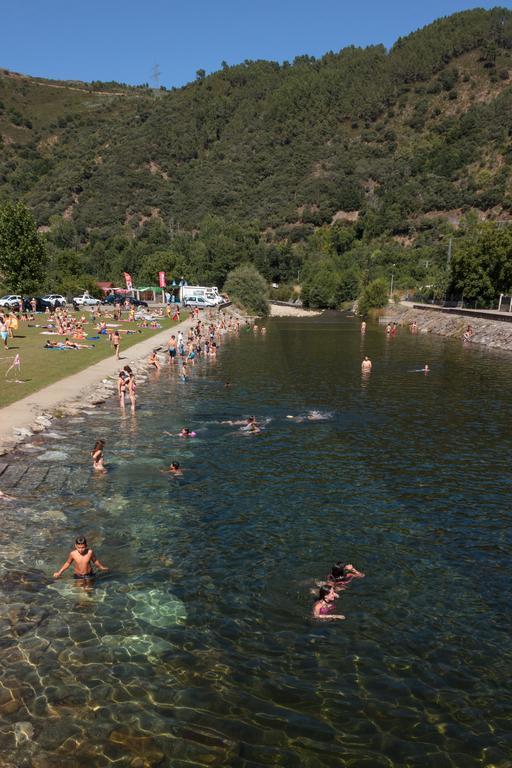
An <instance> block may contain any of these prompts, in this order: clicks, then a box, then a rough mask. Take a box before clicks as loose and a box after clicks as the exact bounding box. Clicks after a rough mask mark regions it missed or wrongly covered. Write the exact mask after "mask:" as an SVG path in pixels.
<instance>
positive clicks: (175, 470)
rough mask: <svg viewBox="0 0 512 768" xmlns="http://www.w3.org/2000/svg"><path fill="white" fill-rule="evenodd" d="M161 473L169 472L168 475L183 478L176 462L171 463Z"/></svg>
mask: <svg viewBox="0 0 512 768" xmlns="http://www.w3.org/2000/svg"><path fill="white" fill-rule="evenodd" d="M163 472H169V474H171V475H174V476H175V477H182V476H183V470H182V469H181V467H180V465H179V462H178V461H173V462H172V464H171V466H170V467H169V469H164V470H163Z"/></svg>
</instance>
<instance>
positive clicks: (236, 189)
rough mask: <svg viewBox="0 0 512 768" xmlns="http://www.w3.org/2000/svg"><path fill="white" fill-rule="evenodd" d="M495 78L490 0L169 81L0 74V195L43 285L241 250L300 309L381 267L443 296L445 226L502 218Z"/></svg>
mask: <svg viewBox="0 0 512 768" xmlns="http://www.w3.org/2000/svg"><path fill="white" fill-rule="evenodd" d="M511 77H512V12H510V11H508V10H506V9H502V8H496V9H494V10H492V11H484V10H480V9H476V10H473V11H467V12H464V13H459V14H455V15H453V16H451V17H448V18H444V19H440V20H438V21H436V22H435V23H433V24H431V25H429V26H428V27H425V28H424V29H422V30H419V31H417V32H414V33H413V34H411V35H409V36H407V37H404V38H401V39H399V40H397V42H396V43H395V45H394V46H393V48H392V49H391V50H390V51H386V49H385V48H384V47H383V46H372V47H369V48H365V49H360V48H354V47H349V48H345V49H343V50H341V51H340V52H338V53H333V52H329V53H327V54H325V56H323V57H322V58H320V59H314V58H312V57H308V56H303V57H298V58H297V59H295V61H294V62H292V63H288V62H285V63H284V64H282V65H280V64H278V63H276V62H269V61H246V62H244V63H243V64H240V65H238V66H232V67H229V66H227V65H225V66H223V67H222V69H220V70H219V71H218V72H216V73H214V74H212V75H210V76H207V77H206V76H204V73H203V72H202V71H198V78H197V80H196V81H195V82H194V83H191V84H189V85H187V86H185V87H184V88H181V89H176V90H172V91H166V90H163V89H160V90H157V91H153V90H151V89H149V88H148V87H144V86H141V87H138V88H129V87H127V86H124V85H122V84H117V83H94V84H85V83H66V82H58V83H57V82H50V81H44V80H42V79H37V78H31V77H27V76H22V75H16V74H13V73H9V72H6V71H3V72H0V135H1V137H2V141H3V145H2V152H1V159H0V201H3V202H5V201H8V200H9V201H17V200H22V201H24V202H25V203H26V204H27V205H28V206H29V207H30V208H31V210H32V211H33V213H34V216H35V219H36V222H37V225H38V226H39V228H40V230H42V231H46V232H47V238H48V250H49V256H50V265H49V277H48V279H49V280H51V281H53V282H52V287H55V280H57V279H58V280H68V283H69V281H73V280H74V279H76V280H78V281H79V280H80V277H81V275H83V274H84V273H88V274H90V275H95V276H97V277H98V278H102V279H109V278H111V279H114V280H116V281H118V280H119V279H120V277H121V274H122V272H123V271H124V270H126V271H128V272H131V273H133V274H134V276H135V278H136V280H137V281H138V280H141V281H144V282H147V281H151V282H154V281H155V279H156V272H157V271H158V270H159V269H165V270H167V271H169V272H170V273H171V274H178V273H180V274H181V273H187V274H188V276H189V277H190V279H192V280H194V279H198V280H199V279H200V280H201V282H214V283H216V284H222V283H223V282H224V279H225V277H226V274H227V272H228V271H229V270H231V269H233V268H234V267H236V266H237V265H239V264H240V263H243V262H251V263H253V264H254V265H255V266H256V267H257V268H258V269H259V270H260V272H262V274H263V275H264V276H265V277H266V278H267V279H268V280H272V281H277V282H281V283H282V282H284V283H289V284H290V283H292V282H293V281H294V280H297V278H299V279H300V282H301V283H303V289H304V298H305V299H306V301H308V302H309V303H311V304H320V305H333V306H336V305H338V304H339V303H340V302H341V301H343V300H346V299H348V298H353V297H354V296H356V295H358V292H359V291H360V290H361V288H362V287H364V285H366V284H367V283H368V281H370V280H372V279H376V278H379V277H386V278H388V279H389V274H390V270H391V269H392V270H394V272H395V280H396V284H397V285H398V286H402V287H406V286H411V287H414V286H417V287H420V286H424V285H435V286H438V288H439V290H445V289H446V287H447V283H448V282H449V279H450V278H449V275H448V274H447V272H446V254H447V244H448V238H449V237H450V236H451V235H454V237H455V241H454V248H456V246H457V240H458V238H464V237H467V236H469V235H468V233H469V232H470V231H471V230H472V229H474V228H475V226H476V225H477V222H478V221H479V220H482V219H486V220H489V221H500V222H507V221H509V220H512V150H511V147H512V144H511V133H512V86H511ZM391 265H394V266H393V267H392V266H391Z"/></svg>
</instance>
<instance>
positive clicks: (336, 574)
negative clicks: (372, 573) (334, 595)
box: [327, 563, 364, 589]
mask: <svg viewBox="0 0 512 768" xmlns="http://www.w3.org/2000/svg"><path fill="white" fill-rule="evenodd" d="M352 579H364V573H361V571H358V570H357V569H356V568H354V566H353V565H352V563H348V564H347V565H343V563H334V565H333V567H332V568H331V572H330V574H329V575H328V577H327V584H328V585H329V586H332V587H335V588H337V589H345V588H346V587H347V586H348V585H349V584H350V582H351V581H352Z"/></svg>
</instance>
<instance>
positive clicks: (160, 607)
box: [128, 588, 187, 629]
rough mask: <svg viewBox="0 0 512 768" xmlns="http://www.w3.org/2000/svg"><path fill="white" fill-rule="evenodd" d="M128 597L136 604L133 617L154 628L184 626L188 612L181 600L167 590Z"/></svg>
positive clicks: (134, 593)
mask: <svg viewBox="0 0 512 768" xmlns="http://www.w3.org/2000/svg"><path fill="white" fill-rule="evenodd" d="M128 597H129V598H130V600H133V601H134V602H135V606H134V607H133V609H132V610H133V615H134V616H135V617H136V618H137V619H140V620H142V621H146V622H147V623H148V624H152V625H153V626H154V627H160V628H161V629H165V627H173V626H175V625H176V624H183V623H184V622H185V620H186V618H187V611H186V608H185V606H184V604H183V603H182V602H181V600H179V599H178V598H177V597H175V596H174V595H173V594H172V593H170V592H168V591H167V590H165V589H156V588H153V589H142V590H139V591H136V592H128Z"/></svg>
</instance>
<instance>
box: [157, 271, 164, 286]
mask: <svg viewBox="0 0 512 768" xmlns="http://www.w3.org/2000/svg"><path fill="white" fill-rule="evenodd" d="M158 279H159V280H160V288H165V272H159V273H158Z"/></svg>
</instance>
